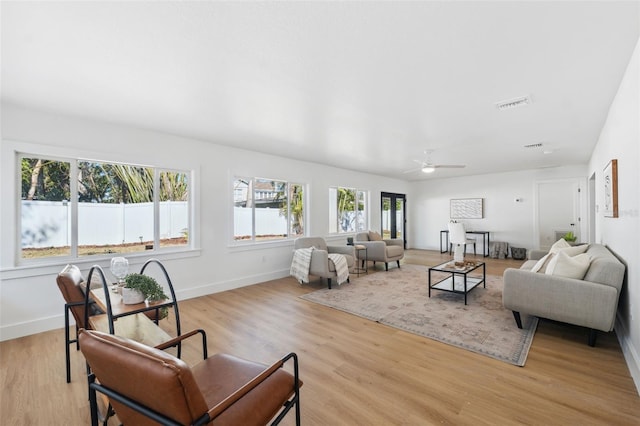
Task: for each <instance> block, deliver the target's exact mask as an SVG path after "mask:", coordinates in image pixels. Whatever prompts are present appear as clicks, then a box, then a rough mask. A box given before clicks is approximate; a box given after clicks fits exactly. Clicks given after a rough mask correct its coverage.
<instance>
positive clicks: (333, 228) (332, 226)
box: [329, 185, 371, 235]
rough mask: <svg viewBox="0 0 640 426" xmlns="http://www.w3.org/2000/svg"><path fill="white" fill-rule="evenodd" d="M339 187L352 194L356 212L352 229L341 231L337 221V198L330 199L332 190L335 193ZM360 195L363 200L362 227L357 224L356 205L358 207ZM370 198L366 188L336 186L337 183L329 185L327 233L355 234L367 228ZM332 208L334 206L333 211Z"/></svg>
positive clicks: (338, 214)
mask: <svg viewBox="0 0 640 426" xmlns="http://www.w3.org/2000/svg"><path fill="white" fill-rule="evenodd" d="M341 189H342V190H347V191H350V192H352V193H353V195H354V205H355V210H354V211H355V212H356V214H355V223H354V226H353V228H354V229H353V230H347V231H342V230H341V226H340V223H339V222H338V221H339V218H340V212H339V211H338V203H337V199H336V200H332V191H335V193H336V194H337V193H338V192H339V191H340V190H341ZM361 196H362V197H364V202H363V205H364V211H363V214H362V217H363V218H364V224H363V226H362V227H360V226H359V225H360V222H359V221H358V217H359V214H358V213H357V212H358V211H359V209H358V207H359V200H360V197H361ZM370 198H371V197H370V196H369V190H366V189H359V188H354V187H347V186H337V185H333V186H330V187H329V209H330V211H329V235H345V234H356V233H358V232H364V230H367V229H369V222H370V219H369V216H370V211H371V208H370V207H371V201H370ZM334 208H335V211H333V209H334ZM334 219H335V221H334ZM333 222H335V223H333ZM360 229H362V230H360Z"/></svg>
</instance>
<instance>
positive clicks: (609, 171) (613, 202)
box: [603, 160, 618, 217]
mask: <svg viewBox="0 0 640 426" xmlns="http://www.w3.org/2000/svg"><path fill="white" fill-rule="evenodd" d="M603 184H604V208H603V214H604V217H618V160H611V161H609V164H607V167H605V168H604V176H603Z"/></svg>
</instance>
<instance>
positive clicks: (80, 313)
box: [56, 262, 180, 383]
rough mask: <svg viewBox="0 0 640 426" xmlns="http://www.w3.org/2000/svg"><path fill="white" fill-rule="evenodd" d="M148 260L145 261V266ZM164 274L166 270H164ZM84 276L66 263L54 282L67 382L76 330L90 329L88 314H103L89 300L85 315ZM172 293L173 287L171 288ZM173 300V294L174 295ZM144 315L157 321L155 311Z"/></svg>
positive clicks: (76, 340)
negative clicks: (61, 312)
mask: <svg viewBox="0 0 640 426" xmlns="http://www.w3.org/2000/svg"><path fill="white" fill-rule="evenodd" d="M148 263H149V262H147V263H145V266H146V265H147V264H148ZM163 270H164V269H163ZM165 274H166V272H165ZM84 281H85V280H84V278H83V277H82V273H81V272H80V269H79V268H78V267H77V266H76V265H67V266H65V267H64V269H63V270H62V271H60V273H59V274H58V276H57V277H56V283H57V284H58V288H59V289H60V293H62V297H63V298H64V301H65V304H64V342H65V361H66V369H67V383H70V382H71V353H70V350H69V346H70V345H71V344H72V343H75V344H76V350H79V349H80V347H79V346H78V330H79V329H81V328H85V329H91V326H90V324H89V323H88V321H86V319H88V317H89V316H92V315H96V314H103V313H104V312H102V311H101V310H100V308H98V306H96V304H95V302H93V301H89V310H88V311H89V312H88V314H89V315H87V316H85V302H86V301H85V293H84V286H83V283H84ZM171 291H172V295H173V288H171ZM174 300H175V296H174ZM69 312H71V314H72V315H73V318H74V320H75V322H76V326H75V337H74V339H71V336H70V333H69ZM144 314H145V315H146V316H148V317H149V318H150V319H151V320H153V321H155V323H156V324H157V323H158V319H159V313H158V312H157V311H147V312H144ZM177 318H178V319H177V322H178V332H179V331H180V328H179V324H180V323H179V317H177Z"/></svg>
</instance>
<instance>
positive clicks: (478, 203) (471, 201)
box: [450, 198, 484, 219]
mask: <svg viewBox="0 0 640 426" xmlns="http://www.w3.org/2000/svg"><path fill="white" fill-rule="evenodd" d="M450 203H451V204H450V210H451V213H450V214H451V219H482V218H483V217H484V216H483V214H484V209H483V207H484V198H458V199H451V201H450Z"/></svg>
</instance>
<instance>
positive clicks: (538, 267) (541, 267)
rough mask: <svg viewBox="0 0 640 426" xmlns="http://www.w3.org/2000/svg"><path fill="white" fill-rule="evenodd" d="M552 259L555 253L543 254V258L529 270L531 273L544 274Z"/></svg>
mask: <svg viewBox="0 0 640 426" xmlns="http://www.w3.org/2000/svg"><path fill="white" fill-rule="evenodd" d="M554 257H555V253H547V254H545V255H544V256H542V258H540V260H538V262H537V263H536V264H535V265H533V268H531V272H540V273H542V274H544V272H545V270H546V269H547V266H548V263H549V262H550V261H551V259H553V258H554Z"/></svg>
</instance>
